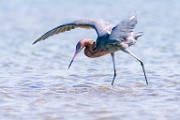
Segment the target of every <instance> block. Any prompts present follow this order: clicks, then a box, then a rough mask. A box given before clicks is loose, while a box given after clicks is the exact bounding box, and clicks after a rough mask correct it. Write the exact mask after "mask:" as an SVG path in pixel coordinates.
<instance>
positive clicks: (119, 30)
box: [109, 12, 138, 40]
mask: <svg viewBox="0 0 180 120" xmlns="http://www.w3.org/2000/svg"><path fill="white" fill-rule="evenodd" d="M137 22H138V21H137V14H136V13H135V12H134V13H132V14H131V15H130V17H129V18H127V19H124V20H123V21H121V22H120V23H119V24H117V25H116V26H115V27H114V28H113V30H112V32H111V35H110V37H109V38H110V39H115V40H123V39H124V38H126V37H128V36H129V35H130V33H131V32H133V29H134V28H135V26H136V24H137Z"/></svg>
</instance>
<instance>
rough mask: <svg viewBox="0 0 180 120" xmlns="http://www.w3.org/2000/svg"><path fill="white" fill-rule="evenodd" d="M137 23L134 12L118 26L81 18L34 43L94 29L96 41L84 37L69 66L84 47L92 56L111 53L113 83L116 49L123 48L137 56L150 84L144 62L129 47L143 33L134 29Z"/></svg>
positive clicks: (51, 31)
mask: <svg viewBox="0 0 180 120" xmlns="http://www.w3.org/2000/svg"><path fill="white" fill-rule="evenodd" d="M136 24H137V14H136V13H135V12H134V13H132V14H131V15H130V16H129V17H128V18H126V19H124V20H122V21H121V22H120V23H119V24H117V25H116V26H112V25H111V24H110V23H108V22H105V21H103V20H99V19H81V20H76V21H74V22H71V23H67V24H63V25H60V26H58V27H56V28H54V29H52V30H50V31H48V32H46V33H45V34H44V35H42V36H41V37H40V38H38V39H37V40H36V41H34V43H33V44H35V43H37V42H39V41H41V40H45V39H46V38H48V37H50V36H52V35H55V34H58V33H63V32H65V31H70V30H71V29H75V28H86V29H94V30H95V31H96V33H97V35H98V37H97V40H96V42H95V41H94V40H92V39H82V40H80V41H79V42H78V43H77V45H76V51H75V54H74V56H73V58H72V60H71V62H70V64H69V67H68V68H70V66H71V64H72V63H73V61H74V59H75V57H76V56H77V54H78V53H79V52H80V51H81V50H82V49H83V48H85V49H84V54H85V55H86V56H87V57H90V58H96V57H100V56H103V55H106V54H111V56H112V62H113V68H114V76H113V79H112V82H111V85H113V84H114V80H115V78H116V67H115V60H114V53H115V52H116V51H119V50H122V51H124V52H125V53H128V54H130V55H131V56H133V57H134V58H136V59H137V60H138V61H139V62H140V64H141V66H142V69H143V73H144V77H145V80H146V84H147V85H148V81H147V77H146V72H145V68H144V64H143V62H142V61H141V60H140V59H139V58H138V57H137V56H135V55H134V54H133V53H132V52H131V51H130V50H129V49H128V48H129V47H130V46H132V45H134V44H135V43H136V41H137V39H138V38H139V37H140V36H142V35H143V33H142V32H138V33H134V32H133V29H134V27H135V25H136Z"/></svg>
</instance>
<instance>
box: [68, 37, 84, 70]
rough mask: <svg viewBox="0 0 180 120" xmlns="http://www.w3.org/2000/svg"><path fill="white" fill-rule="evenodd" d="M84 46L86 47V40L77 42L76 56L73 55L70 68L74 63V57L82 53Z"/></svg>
mask: <svg viewBox="0 0 180 120" xmlns="http://www.w3.org/2000/svg"><path fill="white" fill-rule="evenodd" d="M84 47H85V44H84V42H83V41H82V40H81V41H79V42H78V43H77V45H76V51H75V53H74V56H73V58H72V60H71V62H70V64H69V66H68V68H70V67H71V64H72V63H73V61H74V59H75V58H76V56H77V54H78V53H80V52H81V50H82V49H83V48H84Z"/></svg>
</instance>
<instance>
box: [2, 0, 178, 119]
mask: <svg viewBox="0 0 180 120" xmlns="http://www.w3.org/2000/svg"><path fill="white" fill-rule="evenodd" d="M132 11H137V12H138V14H139V23H138V25H137V26H136V29H135V31H144V32H145V35H144V36H142V37H141V38H140V39H139V40H138V42H137V44H136V45H135V46H133V47H131V50H132V51H133V52H134V53H135V54H136V55H137V56H138V57H140V58H141V59H142V60H143V61H144V64H145V68H146V71H147V77H148V81H149V86H146V84H145V80H144V76H143V73H142V69H141V66H140V65H139V63H138V62H137V61H136V60H135V59H133V58H132V57H131V56H129V55H127V54H125V53H123V52H120V51H119V52H117V53H116V56H115V58H116V66H117V78H116V81H115V85H114V86H111V85H110V84H111V80H112V76H113V69H112V63H111V57H110V55H107V56H103V57H100V58H96V59H89V58H87V57H86V56H84V54H83V52H82V53H81V54H79V55H78V58H77V59H76V60H75V61H74V63H73V65H72V67H71V69H67V67H68V64H69V62H70V60H71V58H72V55H73V53H74V49H75V45H76V43H77V42H78V41H79V40H80V39H82V38H92V39H96V34H95V31H93V30H81V29H78V30H73V31H71V32H67V33H64V34H61V35H56V36H53V37H51V38H49V39H48V40H46V41H43V42H40V43H38V44H36V45H34V46H32V42H34V40H35V39H37V38H38V37H39V36H40V35H42V34H43V33H44V32H46V31H48V30H50V29H51V28H53V27H56V26H58V25H60V24H62V23H65V22H68V21H72V20H74V19H79V18H102V19H105V20H109V21H110V22H113V23H114V24H116V23H118V22H119V21H120V20H122V19H123V18H124V17H126V16H127V15H128V14H130V13H131V12H132ZM179 11H180V2H179V1H177V0H171V1H163V0H151V1H147V0H136V1H133V0H131V1H129V2H127V1H126V0H119V1H118V2H116V3H115V2H112V1H107V0H106V1H105V0H103V1H102V0H99V1H97V0H91V1H80V0H76V1H73V0H66V1H64V0H53V1H49V0H38V1H37V0H26V1H24V0H16V1H11V0H1V1H0V18H1V19H0V24H1V29H0V41H1V42H0V55H1V58H0V73H1V74H0V118H1V120H14V119H17V120H24V119H26V120H31V119H32V120H35V119H36V120H37V119H39V120H81V119H85V120H119V119H130V120H131V119H133V120H140V119H146V120H154V119H156V120H179V119H180V104H179V103H180V72H179V71H180V67H179V66H180V52H179V51H180V45H179V33H180V27H179V24H180V12H179ZM102 61H103V62H102Z"/></svg>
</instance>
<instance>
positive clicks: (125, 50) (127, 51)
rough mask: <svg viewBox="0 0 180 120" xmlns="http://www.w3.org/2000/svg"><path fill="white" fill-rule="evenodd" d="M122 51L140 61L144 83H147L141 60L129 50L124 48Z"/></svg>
mask: <svg viewBox="0 0 180 120" xmlns="http://www.w3.org/2000/svg"><path fill="white" fill-rule="evenodd" d="M123 51H124V52H126V53H128V54H130V55H132V56H133V57H134V58H136V59H137V60H138V61H139V62H140V63H141V67H142V69H143V73H144V77H145V80H146V84H147V85H148V81H147V77H146V71H145V68H144V64H143V62H142V61H141V60H140V59H139V58H138V57H137V56H135V55H134V54H133V53H132V52H131V51H130V50H128V49H124V50H123Z"/></svg>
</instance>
